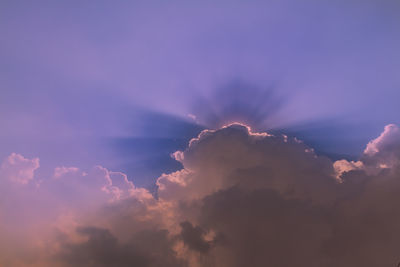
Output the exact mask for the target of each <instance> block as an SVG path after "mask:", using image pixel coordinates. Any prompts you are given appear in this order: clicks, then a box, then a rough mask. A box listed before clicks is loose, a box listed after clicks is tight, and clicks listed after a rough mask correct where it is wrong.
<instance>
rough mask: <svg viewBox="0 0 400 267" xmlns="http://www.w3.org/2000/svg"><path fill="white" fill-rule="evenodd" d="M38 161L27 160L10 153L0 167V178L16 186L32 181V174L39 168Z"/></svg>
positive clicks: (36, 159)
mask: <svg viewBox="0 0 400 267" xmlns="http://www.w3.org/2000/svg"><path fill="white" fill-rule="evenodd" d="M39 166H40V165H39V159H38V158H33V159H27V158H24V157H23V156H22V155H20V154H17V153H12V154H11V155H10V156H8V157H7V159H5V160H4V161H3V163H2V164H1V166H0V176H1V178H2V179H6V180H9V181H11V182H14V183H18V184H27V183H28V182H29V181H30V180H32V179H33V176H34V172H35V170H36V169H38V168H39Z"/></svg>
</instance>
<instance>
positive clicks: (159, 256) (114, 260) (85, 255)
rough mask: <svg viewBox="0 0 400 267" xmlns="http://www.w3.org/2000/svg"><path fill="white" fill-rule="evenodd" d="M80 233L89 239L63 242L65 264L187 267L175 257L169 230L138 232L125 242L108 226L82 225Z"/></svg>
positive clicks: (59, 255) (62, 255)
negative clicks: (122, 242) (168, 235)
mask: <svg viewBox="0 0 400 267" xmlns="http://www.w3.org/2000/svg"><path fill="white" fill-rule="evenodd" d="M77 233H78V234H79V235H82V236H84V237H86V238H87V241H85V242H83V243H78V244H73V243H68V242H65V241H64V242H61V252H60V253H58V255H57V256H56V258H57V261H61V262H62V264H63V265H65V266H82V267H84V266H85V267H86V266H87V267H89V266H93V267H95V266H96V267H97V266H99V267H111V266H115V267H132V266H138V267H139V266H140V267H152V266H166V267H167V266H171V267H175V266H176V267H178V266H185V265H183V264H182V261H180V260H178V259H177V258H176V253H175V252H174V251H173V250H172V246H171V241H170V240H169V239H168V237H167V234H168V232H167V231H166V230H164V231H163V230H155V231H142V232H139V233H137V234H135V235H134V236H132V238H131V239H130V241H129V242H127V243H125V244H121V243H120V242H119V241H118V239H117V238H116V237H115V236H113V235H112V234H111V233H110V231H109V230H107V229H101V228H96V227H79V228H77Z"/></svg>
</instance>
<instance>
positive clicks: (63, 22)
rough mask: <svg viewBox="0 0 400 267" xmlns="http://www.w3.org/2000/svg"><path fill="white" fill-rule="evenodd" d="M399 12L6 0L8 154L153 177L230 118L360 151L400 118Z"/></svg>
mask: <svg viewBox="0 0 400 267" xmlns="http://www.w3.org/2000/svg"><path fill="white" fill-rule="evenodd" d="M399 15H400V2H399V1H397V0H362V1H361V0H347V1H345V0H340V1H321V0H319V1H317V0H304V1H295V0H279V1H278V0H269V1H1V2H0V36H1V42H0V121H1V131H0V147H1V149H0V157H1V158H4V157H5V156H7V155H9V154H10V153H12V152H17V153H22V154H23V155H26V156H28V157H36V156H37V157H40V158H41V165H42V166H43V168H41V169H42V170H43V171H44V172H45V171H46V166H48V167H49V169H51V168H53V167H54V166H56V165H59V164H60V163H62V164H64V165H73V166H79V167H85V166H92V165H94V164H102V165H103V166H105V167H108V168H111V169H117V170H122V171H124V172H126V173H128V174H129V177H132V176H134V177H133V179H135V181H136V184H138V185H145V186H149V185H150V184H151V183H152V181H154V179H155V178H156V177H158V176H159V175H160V174H161V173H162V172H169V171H171V170H175V169H178V168H179V163H178V162H176V161H174V160H173V159H171V158H170V157H169V154H170V153H171V152H173V151H175V150H177V149H182V148H184V147H185V146H186V144H187V141H188V140H189V139H190V138H191V137H193V136H196V135H197V134H198V133H199V131H201V130H202V129H204V128H216V127H219V126H221V125H224V124H226V123H229V122H232V121H241V122H244V123H247V124H250V125H251V126H252V127H254V128H256V129H260V130H269V131H282V132H286V133H288V134H292V135H295V136H298V137H300V138H301V139H304V140H305V141H306V142H307V143H309V144H311V145H312V146H313V147H315V148H316V149H317V150H319V153H322V154H327V155H329V156H331V157H336V156H338V155H340V156H343V155H345V156H348V157H350V158H351V157H354V156H358V155H359V154H360V153H361V152H362V149H363V146H364V145H365V143H366V142H367V141H369V140H371V139H372V138H373V137H376V136H377V135H378V134H379V132H381V129H382V128H383V126H384V125H386V124H388V123H397V124H399V123H400V119H399V116H398V114H400V105H399V103H398V102H399V99H400V75H399V71H400V49H399V47H400V30H399V29H400V16H399ZM50 167H51V168H50ZM152 178H153V179H152Z"/></svg>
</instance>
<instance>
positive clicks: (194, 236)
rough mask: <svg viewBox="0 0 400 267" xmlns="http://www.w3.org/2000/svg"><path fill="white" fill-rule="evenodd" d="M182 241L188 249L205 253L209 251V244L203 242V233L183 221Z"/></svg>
mask: <svg viewBox="0 0 400 267" xmlns="http://www.w3.org/2000/svg"><path fill="white" fill-rule="evenodd" d="M180 225H181V227H182V232H181V236H182V240H183V243H185V245H187V246H188V247H189V248H190V249H193V250H197V251H199V252H201V253H206V252H207V251H208V250H209V249H210V243H209V242H207V241H206V240H204V235H205V231H204V229H202V228H201V227H199V226H193V225H192V224H191V223H190V222H188V221H185V222H182V223H181V224H180Z"/></svg>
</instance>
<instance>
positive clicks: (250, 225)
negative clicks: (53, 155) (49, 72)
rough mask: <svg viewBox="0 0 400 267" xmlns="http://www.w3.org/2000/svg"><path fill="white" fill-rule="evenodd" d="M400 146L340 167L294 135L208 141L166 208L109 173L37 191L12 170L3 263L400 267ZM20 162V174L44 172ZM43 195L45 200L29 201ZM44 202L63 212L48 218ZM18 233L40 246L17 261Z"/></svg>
mask: <svg viewBox="0 0 400 267" xmlns="http://www.w3.org/2000/svg"><path fill="white" fill-rule="evenodd" d="M399 143H400V130H399V128H398V127H397V126H396V125H388V126H386V127H385V130H384V132H383V133H382V134H381V135H380V136H379V137H377V138H376V139H374V140H372V141H371V142H369V143H368V144H367V146H366V148H365V150H364V153H363V155H362V157H361V158H360V160H359V161H348V160H340V161H335V162H334V161H332V160H330V159H329V158H327V157H324V156H320V155H318V154H316V153H315V152H314V151H313V150H312V149H311V148H310V147H308V146H307V145H305V144H304V143H303V142H301V141H299V140H298V139H296V138H291V137H288V136H285V135H280V134H275V135H271V134H267V133H255V132H252V131H251V129H250V128H248V127H246V126H244V125H239V124H235V125H230V126H227V127H224V128H221V129H219V130H204V131H203V132H202V133H201V134H200V135H199V136H198V138H195V139H192V140H191V141H190V143H189V145H188V147H187V148H186V149H185V150H184V151H178V152H176V153H175V154H174V157H175V158H176V159H177V160H179V161H180V163H181V164H182V166H183V169H182V170H179V171H176V172H173V173H169V174H163V175H162V176H161V177H159V178H158V180H157V186H158V198H155V197H153V195H152V194H150V193H149V191H148V190H146V189H143V188H138V187H135V186H134V185H133V184H132V183H130V182H129V181H128V180H127V178H126V176H125V175H123V174H122V173H117V172H110V171H108V170H106V169H104V168H101V167H96V168H95V169H94V170H93V171H92V172H89V173H84V172H81V171H80V170H79V169H77V168H65V167H62V168H61V167H60V168H57V169H56V171H55V174H54V179H55V180H50V181H46V180H45V181H43V182H42V183H41V184H40V186H39V187H37V188H38V189H35V190H36V191H35V190H33V187H34V186H32V184H34V183H35V182H37V181H36V180H37V178H36V177H31V176H32V175H33V174H34V171H35V170H34V168H33V167H35V166H33V167H32V166H31V165H29V164H28V165H26V166H25V165H24V166H22V167H21V168H19V167H18V166H19V165H18V164H14V165H13V163H12V162H9V159H6V161H5V163H3V165H2V166H3V167H2V168H3V169H2V171H3V173H2V175H3V176H4V177H3V178H6V179H3V184H4V185H6V186H8V190H9V191H10V190H11V191H12V192H8V195H7V196H9V202H8V203H10V201H11V202H15V203H18V206H16V205H13V206H10V205H8V204H7V202H3V201H2V202H3V203H2V205H3V209H2V215H4V216H3V218H6V219H8V221H7V220H4V219H3V220H2V221H0V223H1V224H2V225H1V226H2V228H0V231H2V232H1V233H2V234H3V236H4V239H3V240H2V241H1V242H0V245H1V247H2V248H6V250H3V252H2V253H1V254H0V256H2V257H3V258H4V259H1V257H0V259H1V261H0V263H2V264H6V265H7V266H32V263H34V264H36V265H33V266H52V267H53V266H56V267H58V266H61V267H64V266H104V267H108V266H116V267H120V266H121V267H123V266H145V267H146V266H149V267H153V266H190V267H201V266H207V267H211V266H218V267H220V266H222V267H235V266H237V267H242V266H299V267H303V266H304V267H314V266H315V267H319V266H327V267H337V266H343V267H353V266H366V267H375V266H395V264H396V262H397V261H398V260H399V258H400V255H399V252H398V244H397V241H398V240H400V231H399V229H398V225H399V224H400V208H399V206H398V205H396V203H398V202H399V201H400V197H399V194H398V192H399V191H400V179H399V178H400V157H399V152H398V148H399ZM14 157H16V156H14ZM17 158H18V159H19V161H17V162H16V163H18V162H20V161H23V162H26V163H30V162H33V161H34V160H29V159H25V158H23V157H22V156H18V157H17ZM7 162H8V163H7ZM7 164H8V165H7ZM4 166H6V167H4ZM32 168H33V169H32ZM24 170H25V171H28V172H26V173H28V174H29V179H28V180H27V182H26V183H18V181H19V180H18V179H14V178H13V177H16V176H15V175H17V174H18V173H22V174H24V172H23V171H24ZM20 171H22V172H20ZM0 173H1V172H0ZM26 173H25V174H26ZM25 174H24V175H25ZM25 180H26V179H25ZM25 180H24V181H25ZM79 181H81V182H79ZM53 184H55V185H53ZM78 185H80V186H78ZM62 187H66V188H69V190H73V189H74V188H77V191H76V192H75V194H76V200H73V199H70V198H68V195H69V194H67V195H63V194H55V193H54V192H53V191H62V190H60V188H62ZM32 190H33V192H34V193H35V194H37V195H35V194H31V195H30V194H28V192H30V191H32ZM21 192H22V193H21ZM71 192H72V191H71ZM17 193H19V194H17ZM50 193H52V194H50ZM38 195H39V196H42V197H43V199H42V201H46V202H51V203H53V204H57V208H51V207H50V206H43V203H42V202H40V201H38V200H37V198H38V197H37V196H38ZM34 199H36V201H33V200H34ZM94 200H95V201H94ZM18 201H19V202H18ZM24 203H25V204H24ZM26 203H30V206H29V210H30V213H29V214H30V216H31V217H26V218H29V219H30V220H29V222H30V224H29V225H27V224H15V225H12V226H11V225H10V222H17V221H18V220H16V219H14V221H13V220H11V219H9V218H12V216H14V217H13V218H18V216H22V215H21V214H22V212H23V211H26V210H28V208H27V207H26ZM46 207H47V209H46ZM44 210H46V212H48V213H49V214H47V213H44V212H43V211H44ZM35 214H36V216H34V215H35ZM44 215H45V216H44ZM21 218H23V217H21ZM32 218H33V219H32ZM50 221H51V222H53V221H55V223H50ZM38 225H39V226H42V228H40V227H38ZM31 229H40V231H38V232H35V233H33V231H32V230H31ZM49 229H57V231H56V232H57V233H58V234H57V235H54V234H53V232H52V231H53V230H51V231H50V230H49ZM17 230H20V231H21V235H23V236H24V237H30V238H31V239H32V241H31V242H27V243H26V244H25V246H24V250H23V251H22V250H16V249H15V248H21V247H22V246H21V245H20V243H18V242H17V243H15V240H17V241H18V240H22V239H19V238H21V237H18V236H16V232H17ZM44 237H45V238H44ZM16 244H17V245H16ZM6 252H7V254H6ZM28 252H29V253H28ZM17 259H18V260H17ZM28 263H30V264H31V265H29V264H28Z"/></svg>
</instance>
